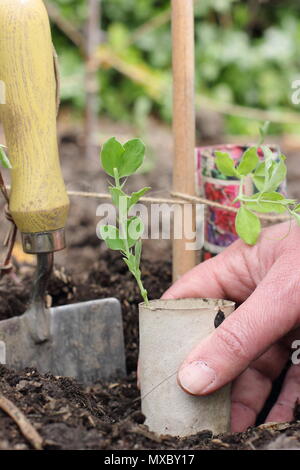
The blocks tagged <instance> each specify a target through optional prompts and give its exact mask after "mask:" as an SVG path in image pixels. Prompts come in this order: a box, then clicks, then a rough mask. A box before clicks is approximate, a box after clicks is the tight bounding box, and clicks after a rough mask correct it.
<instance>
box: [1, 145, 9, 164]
mask: <svg viewBox="0 0 300 470" xmlns="http://www.w3.org/2000/svg"><path fill="white" fill-rule="evenodd" d="M4 149H5V147H4V145H0V163H1V165H2V166H3V168H7V169H8V170H11V169H12V166H11V163H10V161H9V159H8V156H7V155H6V153H5V150H4Z"/></svg>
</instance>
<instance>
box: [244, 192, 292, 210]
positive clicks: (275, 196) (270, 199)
mask: <svg viewBox="0 0 300 470" xmlns="http://www.w3.org/2000/svg"><path fill="white" fill-rule="evenodd" d="M250 199H253V202H252V201H251V202H248V201H247V202H246V203H245V205H246V207H247V209H250V210H252V211H255V212H262V213H268V212H276V213H277V214H283V213H284V212H286V206H287V205H288V204H292V203H293V202H294V201H293V200H292V199H286V198H285V197H284V196H283V195H282V194H279V193H276V192H275V191H273V192H271V193H262V194H260V195H259V197H258V196H257V194H255V195H254V196H252V197H251V198H250Z"/></svg>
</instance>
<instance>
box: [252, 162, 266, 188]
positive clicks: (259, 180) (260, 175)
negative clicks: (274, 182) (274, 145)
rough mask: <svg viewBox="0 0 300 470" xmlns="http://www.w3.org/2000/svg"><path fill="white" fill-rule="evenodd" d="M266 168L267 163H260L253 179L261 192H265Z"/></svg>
mask: <svg viewBox="0 0 300 470" xmlns="http://www.w3.org/2000/svg"><path fill="white" fill-rule="evenodd" d="M265 166H266V164H265V162H262V163H260V164H259V165H258V167H257V168H256V170H255V172H254V174H253V177H252V179H253V182H254V184H255V186H256V187H257V189H258V190H259V191H262V190H263V187H264V184H265Z"/></svg>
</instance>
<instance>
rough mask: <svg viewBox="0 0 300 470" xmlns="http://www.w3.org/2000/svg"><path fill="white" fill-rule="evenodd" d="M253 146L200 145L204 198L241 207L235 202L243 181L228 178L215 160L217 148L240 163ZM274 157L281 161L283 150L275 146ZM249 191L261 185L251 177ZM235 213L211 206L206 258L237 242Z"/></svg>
mask: <svg viewBox="0 0 300 470" xmlns="http://www.w3.org/2000/svg"><path fill="white" fill-rule="evenodd" d="M249 147H250V145H217V146H210V147H199V148H198V149H197V150H196V162H197V185H198V193H199V195H201V196H202V197H204V198H206V199H209V200H210V201H212V202H218V203H219V204H223V205H224V206H235V207H237V208H238V207H239V203H238V202H237V203H235V204H233V201H234V199H235V198H236V197H237V195H238V191H239V184H240V182H239V180H238V179H236V178H234V177H226V176H224V175H222V174H221V173H220V172H219V171H218V169H217V167H216V163H215V151H216V150H218V151H222V152H227V153H229V155H230V156H231V157H232V158H233V159H234V160H235V161H236V164H238V163H239V161H240V160H241V158H242V155H243V153H244V152H245V150H247V148H249ZM272 151H273V153H274V160H278V159H279V156H280V150H279V148H277V147H273V148H272ZM258 154H259V156H260V157H261V158H263V153H262V151H261V149H259V151H258ZM245 186H246V187H245V190H246V192H247V194H249V195H252V194H254V193H255V192H257V188H256V187H255V185H254V184H253V182H252V180H251V179H248V180H247V179H246V181H245ZM278 192H281V193H283V194H285V193H286V183H285V182H284V183H283V184H282V185H281V186H280V187H279V188H278ZM235 216H236V214H235V213H234V212H231V211H228V210H226V209H220V208H217V207H213V206H207V210H206V220H205V242H204V251H203V259H204V260H205V259H208V258H210V257H212V256H214V255H216V254H218V253H220V252H221V251H222V250H224V248H226V247H227V246H229V245H230V244H231V243H233V242H234V241H235V240H236V239H237V238H238V236H237V233H236V230H235Z"/></svg>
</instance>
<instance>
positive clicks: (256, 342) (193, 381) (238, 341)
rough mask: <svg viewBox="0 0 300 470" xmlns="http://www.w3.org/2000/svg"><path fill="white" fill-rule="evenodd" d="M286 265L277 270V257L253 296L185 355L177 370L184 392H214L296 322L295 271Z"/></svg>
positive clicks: (299, 298) (298, 301)
mask: <svg viewBox="0 0 300 470" xmlns="http://www.w3.org/2000/svg"><path fill="white" fill-rule="evenodd" d="M288 268H289V272H285V269H282V265H281V266H280V268H279V260H278V261H277V262H276V263H275V264H274V265H273V267H272V269H271V271H269V273H268V275H267V276H266V277H265V279H264V280H263V281H262V282H261V284H259V286H258V287H257V288H256V290H255V291H254V292H253V294H252V295H251V296H250V297H249V298H248V299H247V300H246V301H245V302H244V303H243V304H242V305H241V306H240V307H239V308H238V309H237V310H236V311H235V312H234V313H232V314H231V315H230V316H229V317H228V318H227V319H226V320H225V321H224V322H223V323H222V324H221V325H220V326H219V327H218V328H217V329H216V330H215V331H214V332H213V333H212V334H211V335H210V336H209V337H207V338H206V339H204V340H203V341H202V342H201V343H200V344H199V345H198V346H197V347H196V348H195V349H194V350H193V351H192V352H191V353H190V354H189V356H188V357H187V358H186V360H185V361H184V363H183V364H182V366H181V367H180V370H179V372H178V382H179V384H180V385H181V387H182V388H183V389H184V390H185V391H186V392H188V393H190V394H192V395H207V394H210V393H212V392H214V391H216V390H218V389H219V388H220V387H222V386H223V385H225V384H226V383H228V382H230V381H232V380H233V379H235V378H236V377H237V376H238V375H240V374H241V373H242V372H243V371H244V370H245V369H246V368H247V367H248V365H249V364H250V362H252V361H253V360H254V359H256V358H257V357H259V356H260V355H261V354H262V353H263V352H264V351H266V350H267V349H268V348H269V347H270V346H271V345H272V344H273V343H275V342H276V341H277V340H278V339H279V338H281V337H283V336H284V335H285V334H286V333H288V332H289V331H290V330H291V329H293V328H294V327H295V326H297V324H298V323H299V318H300V315H299V312H300V293H299V291H300V289H299V288H298V287H297V284H298V279H297V276H298V275H297V271H296V274H291V270H290V266H288V267H287V269H288ZM287 301H288V308H287Z"/></svg>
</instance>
